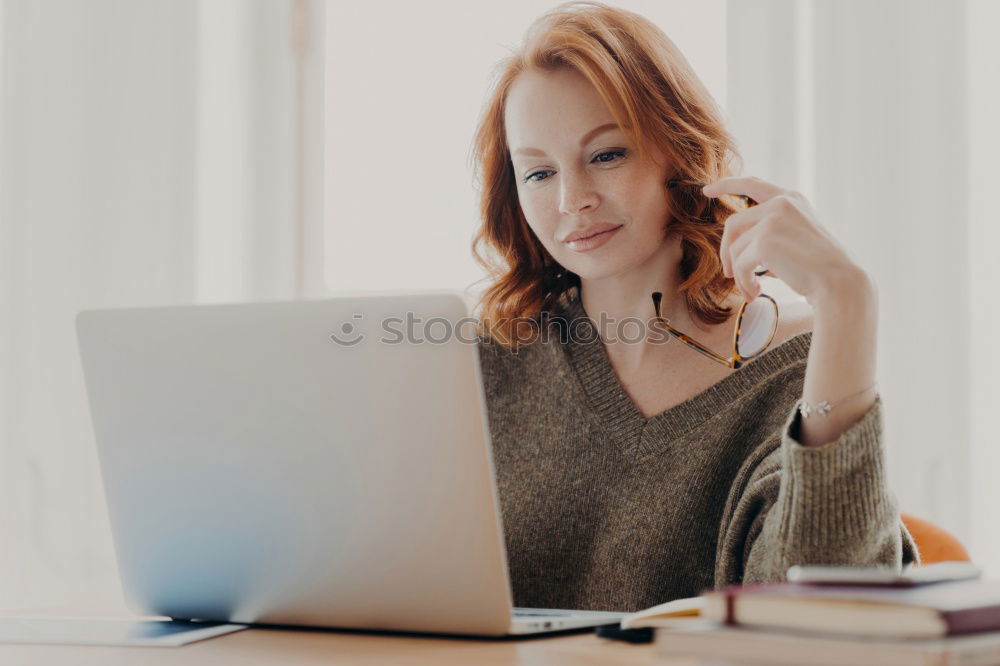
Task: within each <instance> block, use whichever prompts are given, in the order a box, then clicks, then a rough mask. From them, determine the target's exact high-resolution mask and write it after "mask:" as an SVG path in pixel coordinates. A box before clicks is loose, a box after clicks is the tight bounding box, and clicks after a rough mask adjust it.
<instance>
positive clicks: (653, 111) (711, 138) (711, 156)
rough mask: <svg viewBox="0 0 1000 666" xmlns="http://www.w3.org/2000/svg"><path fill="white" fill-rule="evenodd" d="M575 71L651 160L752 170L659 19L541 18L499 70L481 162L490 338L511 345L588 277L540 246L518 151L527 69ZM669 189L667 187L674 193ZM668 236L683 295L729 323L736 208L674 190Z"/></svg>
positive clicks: (604, 10)
mask: <svg viewBox="0 0 1000 666" xmlns="http://www.w3.org/2000/svg"><path fill="white" fill-rule="evenodd" d="M559 68H572V69H574V70H576V71H577V72H579V73H581V74H582V75H583V76H584V77H586V78H587V80H588V81H590V83H591V84H592V85H593V86H594V87H595V88H596V90H597V92H598V93H599V94H600V96H601V98H602V99H603V100H604V103H605V104H606V105H607V107H608V109H609V110H610V111H611V113H612V115H613V116H614V118H615V121H616V122H617V123H618V124H619V126H620V127H621V128H622V131H623V132H624V133H625V135H626V136H627V137H628V138H629V140H630V141H632V143H633V144H635V145H636V146H637V149H638V153H639V157H640V159H645V158H646V157H648V156H649V148H650V147H656V148H658V149H659V150H660V151H661V154H663V155H665V156H666V158H667V159H668V160H669V163H670V164H671V165H673V167H674V168H675V170H676V173H675V174H673V175H672V176H671V177H683V178H692V179H696V180H701V181H705V182H713V181H715V180H718V179H719V178H722V177H725V176H728V175H730V174H731V173H733V165H734V164H735V165H739V164H740V162H741V160H740V156H739V153H738V152H737V150H736V147H735V142H734V140H733V138H732V137H731V135H730V134H729V133H728V132H727V130H726V129H725V127H724V125H723V122H722V114H721V113H720V111H719V109H718V107H717V106H716V104H715V101H714V100H713V99H712V97H711V95H709V93H708V91H707V90H706V89H705V87H704V86H703V85H702V83H701V81H700V80H699V79H698V77H697V76H696V75H695V73H694V71H693V70H692V69H691V66H690V65H689V64H688V62H687V60H686V59H685V58H684V56H683V55H682V54H681V52H680V51H679V50H678V49H677V47H676V46H675V45H674V43H673V42H672V41H671V40H670V39H669V38H668V37H667V36H666V35H665V34H664V33H663V32H662V31H661V30H660V29H659V28H658V27H656V25H654V24H653V23H652V22H651V21H649V20H648V19H646V18H644V17H642V16H640V15H638V14H636V13H634V12H630V11H626V10H624V9H619V8H615V7H609V6H607V5H604V4H601V3H598V2H575V1H574V2H566V3H563V4H561V5H559V6H557V7H555V8H554V9H552V10H551V11H549V12H547V13H546V14H544V15H542V16H541V17H540V18H538V19H537V20H536V21H535V22H534V23H533V24H532V25H531V26H530V27H529V29H528V32H527V34H526V36H525V39H524V43H523V44H522V46H521V47H520V49H519V50H518V51H517V52H515V53H514V54H513V55H511V56H509V57H508V58H506V59H504V60H503V61H501V62H500V63H499V64H498V73H497V75H496V81H495V83H494V85H493V87H492V92H491V93H490V95H489V97H488V99H487V103H486V106H485V109H484V111H483V114H482V117H481V118H480V122H479V126H478V129H477V131H476V135H475V139H474V143H473V149H472V158H473V161H474V163H475V165H474V166H475V170H476V176H477V180H478V181H479V183H480V185H481V191H480V203H479V208H480V216H481V218H482V225H481V227H480V228H479V230H478V232H477V233H476V236H475V238H474V240H473V243H472V252H473V255H474V257H475V258H476V260H477V261H478V263H479V264H480V265H481V266H482V267H483V268H484V269H486V271H487V274H488V278H487V279H490V280H491V283H490V284H489V286H488V287H487V288H486V289H485V291H484V292H483V293H482V295H481V296H480V301H479V312H478V316H479V319H480V333H481V335H482V336H483V337H484V338H487V339H490V340H492V341H494V342H497V343H499V344H501V345H503V346H506V347H511V348H516V347H517V346H518V345H519V344H520V343H522V342H524V340H523V339H522V337H521V336H519V335H518V333H517V332H518V330H519V326H518V322H519V321H520V322H524V320H525V319H526V318H527V319H530V320H535V321H537V320H538V318H539V317H540V315H541V313H542V312H543V311H552V310H553V308H554V307H555V306H556V305H557V302H558V300H559V299H560V298H562V297H564V294H566V292H567V291H568V290H570V289H571V288H573V287H579V284H580V279H579V277H578V276H576V275H575V274H573V273H571V272H569V271H566V270H564V269H563V268H562V267H561V266H560V265H559V264H558V263H557V262H556V261H555V260H554V259H553V258H552V256H551V255H550V254H549V253H548V251H547V250H545V248H544V247H543V246H542V244H541V243H540V242H539V241H538V239H537V238H536V237H535V235H534V233H533V232H532V231H531V229H530V228H529V226H528V223H527V221H526V220H525V218H524V214H523V213H522V211H521V206H520V203H519V201H518V196H517V185H516V181H515V175H514V169H513V166H512V163H511V156H510V150H509V148H508V146H507V141H506V131H505V128H504V122H503V119H504V110H505V105H506V100H507V93H508V91H509V90H510V87H511V84H512V83H513V82H514V80H515V79H516V78H517V76H518V75H519V74H521V73H522V72H524V71H526V70H529V69H531V70H538V71H543V72H544V71H554V70H557V69H559ZM664 187H666V183H664ZM668 191H669V192H670V196H669V199H668V208H669V210H670V217H669V219H668V220H667V221H666V224H665V233H672V234H675V235H677V236H680V238H681V239H682V240H681V245H682V250H683V254H682V259H681V274H682V276H683V278H684V281H683V282H682V283H681V285H680V287H679V290H680V291H682V292H683V293H684V294H685V295H686V300H687V303H688V306H689V308H690V309H691V312H692V313H693V314H694V315H695V316H696V317H698V318H699V319H701V320H702V321H704V322H706V323H709V324H717V323H721V322H723V321H725V320H726V319H728V318H729V317H730V316H731V315H732V314H733V312H732V308H729V307H725V306H724V305H723V303H724V302H725V301H726V299H727V298H728V297H729V296H730V295H731V294H732V293H733V291H734V290H735V282H734V281H733V280H732V279H731V278H726V277H725V276H723V274H722V264H721V262H720V260H719V246H720V243H721V240H722V230H723V224H722V223H723V222H724V221H725V218H726V217H727V216H728V215H729V214H731V213H732V211H733V208H732V207H730V206H728V205H727V204H725V203H724V202H722V201H721V200H711V199H707V198H705V197H704V196H702V195H701V193H700V192H697V191H692V190H691V189H690V188H687V189H685V188H679V189H671V190H668Z"/></svg>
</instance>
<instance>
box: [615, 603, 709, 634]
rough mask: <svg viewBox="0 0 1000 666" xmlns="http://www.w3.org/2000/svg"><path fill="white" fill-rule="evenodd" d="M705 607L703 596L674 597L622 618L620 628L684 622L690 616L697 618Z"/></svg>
mask: <svg viewBox="0 0 1000 666" xmlns="http://www.w3.org/2000/svg"><path fill="white" fill-rule="evenodd" d="M704 607H705V597H687V598H684V599H674V600H673V601H668V602H667V603H665V604H660V605H658V606H653V607H652V608H645V609H643V610H641V611H638V612H636V613H632V614H631V615H626V616H625V617H624V618H622V622H621V626H622V629H636V628H639V627H655V626H661V627H662V626H666V625H668V624H670V623H672V622H675V621H676V622H677V623H679V624H685V623H687V622H689V621H690V620H691V619H692V618H693V619H696V620H697V619H698V617H699V616H700V615H701V611H702V609H703V608H704Z"/></svg>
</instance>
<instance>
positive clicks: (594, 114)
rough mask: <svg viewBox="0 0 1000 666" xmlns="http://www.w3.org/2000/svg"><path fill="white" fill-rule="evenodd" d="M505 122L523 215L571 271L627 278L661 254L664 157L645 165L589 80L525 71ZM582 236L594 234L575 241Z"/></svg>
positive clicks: (569, 74)
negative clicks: (630, 272) (623, 275)
mask: <svg viewBox="0 0 1000 666" xmlns="http://www.w3.org/2000/svg"><path fill="white" fill-rule="evenodd" d="M504 122H505V127H506V132H507V145H508V146H509V147H510V150H511V160H512V162H513V166H514V175H515V177H516V179H517V193H518V197H519V198H520V202H521V210H522V211H523V212H524V216H525V218H526V219H527V221H528V225H529V226H530V227H531V229H532V231H534V233H535V235H536V236H537V237H538V240H539V241H540V242H541V243H542V245H543V246H544V247H545V249H546V250H548V251H549V253H550V254H551V255H552V257H553V258H555V260H556V261H557V262H559V264H560V265H561V266H562V267H563V268H565V269H567V270H570V271H572V272H573V273H576V274H577V275H579V276H580V277H581V278H582V279H584V280H598V279H602V278H606V277H612V276H616V275H622V274H624V273H627V272H628V271H630V270H633V269H635V268H637V267H639V266H641V265H643V264H644V263H645V262H647V261H649V260H650V259H651V257H653V256H654V255H655V254H657V253H658V252H659V251H662V250H663V248H664V243H665V236H664V227H665V225H666V221H667V216H668V203H667V201H668V200H667V192H666V186H665V183H666V180H667V168H666V165H665V164H664V160H663V158H662V156H661V155H660V154H658V153H657V154H654V159H655V160H656V162H654V161H646V162H640V161H639V158H638V155H637V154H636V150H635V146H634V145H632V143H631V142H630V141H628V140H627V139H626V137H625V135H624V134H623V133H622V131H621V130H620V129H618V126H617V125H616V124H615V121H614V118H613V116H612V115H611V112H610V111H609V110H608V108H607V107H606V106H605V105H604V102H603V101H602V100H601V98H600V95H598V93H597V90H596V89H595V88H594V87H593V86H591V85H590V83H589V82H588V81H587V80H586V79H585V78H584V77H583V76H582V75H581V74H579V73H578V72H576V71H575V70H571V69H563V70H559V71H555V72H540V71H527V72H524V73H522V74H520V75H519V76H518V77H517V79H515V81H514V83H513V85H512V86H511V89H510V91H509V92H508V96H507V106H506V111H505V116H504ZM657 162H659V163H657ZM595 234H596V235H595ZM580 235H583V236H591V237H590V238H584V239H583V240H574V238H578V237H579V236H580Z"/></svg>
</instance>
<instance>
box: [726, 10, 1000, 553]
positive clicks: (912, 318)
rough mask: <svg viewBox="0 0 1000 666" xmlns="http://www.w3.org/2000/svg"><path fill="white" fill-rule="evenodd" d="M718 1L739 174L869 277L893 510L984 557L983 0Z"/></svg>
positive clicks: (993, 509) (998, 500)
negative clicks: (800, 212)
mask: <svg viewBox="0 0 1000 666" xmlns="http://www.w3.org/2000/svg"><path fill="white" fill-rule="evenodd" d="M727 11H728V14H727V33H728V43H729V59H728V77H727V88H728V91H729V98H728V104H727V107H728V113H729V115H730V118H731V122H732V124H733V126H734V128H735V131H736V134H737V137H738V139H739V140H740V142H741V145H742V148H743V150H744V153H745V154H746V157H747V158H748V159H747V172H749V173H755V174H757V175H760V176H761V177H764V178H767V179H772V180H774V181H776V182H778V183H780V184H782V185H786V186H788V187H790V188H793V189H798V190H801V191H802V192H803V193H805V194H806V195H807V196H808V197H809V199H810V200H811V201H812V202H813V203H814V204H815V206H816V209H817V211H818V212H819V214H820V217H821V220H822V221H823V223H824V224H826V225H827V226H828V227H829V228H830V229H831V230H832V231H833V233H834V234H835V235H836V236H837V237H838V238H839V239H840V240H841V241H842V242H844V243H845V245H846V246H847V247H848V249H849V250H850V251H851V252H852V254H853V255H854V257H855V259H856V260H857V261H858V263H860V264H861V265H862V266H863V267H864V268H865V269H866V270H867V271H868V272H869V274H871V275H872V276H873V277H874V279H875V281H876V282H877V284H878V288H879V298H880V322H879V327H880V330H879V371H878V376H879V383H880V386H881V392H882V396H883V399H884V401H885V405H886V412H885V413H886V437H887V443H888V450H889V455H890V478H891V482H892V484H893V486H894V488H895V490H896V492H897V495H898V496H899V498H900V501H901V506H902V509H903V511H904V512H907V513H911V514H915V515H917V516H920V517H923V518H926V519H929V520H931V521H934V522H936V523H938V524H939V525H941V526H942V527H945V528H946V529H948V530H949V531H951V532H952V533H953V534H955V535H956V536H958V537H959V539H960V540H961V541H962V542H963V543H964V544H965V545H966V546H967V547H969V548H970V549H971V551H972V554H973V557H974V559H976V560H977V561H979V562H981V563H982V564H983V565H984V566H986V567H987V569H988V570H989V569H990V568H995V567H996V566H997V565H996V564H991V562H992V563H997V562H1000V557H998V556H1000V537H994V536H991V535H992V534H994V533H995V532H996V530H995V526H994V524H993V522H994V521H992V520H991V519H990V516H992V515H996V513H997V510H998V509H1000V484H997V483H996V482H995V481H994V480H993V474H995V473H996V471H997V470H1000V465H998V464H997V463H998V462H1000V456H998V454H996V453H994V449H995V448H996V442H997V439H998V438H997V436H996V435H995V434H994V419H993V418H992V417H993V413H992V411H993V410H992V409H991V407H993V406H995V405H997V404H1000V386H998V382H997V379H996V377H997V370H998V367H997V366H998V362H997V360H996V355H995V354H991V341H992V338H993V333H994V332H995V331H996V326H997V323H998V315H997V312H996V307H995V305H996V303H997V297H996V294H995V291H994V290H995V287H996V285H997V284H998V280H997V277H998V271H997V265H998V264H997V262H996V259H995V257H994V256H993V255H994V254H995V248H996V247H997V246H998V243H997V240H998V239H1000V236H998V234H997V228H996V224H997V219H996V218H997V216H996V214H995V212H994V211H993V209H992V207H991V206H990V205H989V204H990V202H989V201H988V200H987V194H986V193H987V192H988V191H991V190H995V182H993V179H995V178H996V176H997V175H998V173H997V170H996V166H995V164H996V162H995V156H996V154H997V149H998V147H1000V146H998V141H997V130H996V129H994V128H993V127H989V125H990V124H993V123H995V120H996V118H997V117H998V115H997V113H996V111H997V96H996V86H995V84H994V83H993V81H994V80H995V76H996V68H997V65H998V64H1000V62H998V61H1000V58H998V56H1000V49H998V47H997V43H996V40H995V37H992V36H991V35H992V33H993V31H995V26H996V25H997V22H996V21H997V18H998V17H997V13H998V9H997V5H996V4H995V3H990V2H977V1H973V2H939V1H934V0H878V1H875V2H861V1H847V2H833V1H823V0H750V1H747V0H738V1H737V0H734V1H731V2H729V4H728V6H727ZM989 105H992V107H990V106H989Z"/></svg>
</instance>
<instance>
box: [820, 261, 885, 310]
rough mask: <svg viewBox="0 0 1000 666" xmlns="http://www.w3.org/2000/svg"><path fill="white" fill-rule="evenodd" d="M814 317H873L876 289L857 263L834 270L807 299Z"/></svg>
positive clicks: (876, 304) (876, 296) (876, 300)
mask: <svg viewBox="0 0 1000 666" xmlns="http://www.w3.org/2000/svg"><path fill="white" fill-rule="evenodd" d="M807 300H808V301H809V305H811V306H812V308H813V313H814V316H815V317H817V318H818V317H821V316H822V317H838V318H842V317H848V318H850V319H855V320H856V319H859V318H861V319H864V318H869V317H870V318H875V317H877V315H878V291H877V289H876V288H875V283H874V282H873V281H872V279H871V278H870V277H869V276H868V274H867V273H865V271H864V270H862V269H861V268H859V267H858V266H848V267H845V268H843V269H840V270H838V271H836V272H835V273H834V275H833V277H832V278H829V279H827V280H826V281H825V282H824V283H823V286H822V288H821V289H819V290H818V291H817V293H816V294H814V295H813V296H811V297H810V298H808V299H807Z"/></svg>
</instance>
